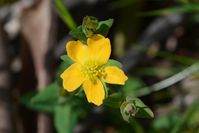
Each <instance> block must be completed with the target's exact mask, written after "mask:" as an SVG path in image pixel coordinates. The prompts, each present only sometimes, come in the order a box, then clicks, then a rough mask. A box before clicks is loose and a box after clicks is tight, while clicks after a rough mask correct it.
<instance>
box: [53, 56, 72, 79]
mask: <svg viewBox="0 0 199 133" xmlns="http://www.w3.org/2000/svg"><path fill="white" fill-rule="evenodd" d="M60 58H61V59H62V60H63V62H62V63H61V64H60V66H59V67H58V71H57V74H56V77H57V79H60V78H59V77H60V74H61V73H62V72H64V70H66V69H67V68H68V67H69V66H70V65H72V64H73V63H74V62H73V61H72V60H71V59H70V57H69V56H68V55H62V56H61V57H60Z"/></svg>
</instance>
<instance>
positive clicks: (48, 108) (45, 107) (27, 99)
mask: <svg viewBox="0 0 199 133" xmlns="http://www.w3.org/2000/svg"><path fill="white" fill-rule="evenodd" d="M36 94H37V92H36V91H31V92H29V93H27V94H26V95H24V96H22V97H21V99H20V102H21V103H22V104H24V105H25V106H26V107H28V108H30V109H33V110H36V111H40V112H46V113H53V111H54V106H52V105H49V104H43V103H42V104H34V103H32V102H31V100H32V97H34V96H35V95H36Z"/></svg>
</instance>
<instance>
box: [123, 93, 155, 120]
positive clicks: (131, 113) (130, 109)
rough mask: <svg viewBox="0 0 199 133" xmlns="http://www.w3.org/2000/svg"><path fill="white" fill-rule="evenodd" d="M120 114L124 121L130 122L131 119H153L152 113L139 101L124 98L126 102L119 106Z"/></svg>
mask: <svg viewBox="0 0 199 133" xmlns="http://www.w3.org/2000/svg"><path fill="white" fill-rule="evenodd" d="M120 112H121V114H122V117H123V119H124V120H125V121H127V122H130V120H131V119H132V118H133V117H136V118H153V117H154V115H153V112H152V111H151V109H150V108H148V107H147V106H146V105H145V104H144V103H143V102H142V101H141V100H140V99H138V98H134V97H126V101H124V102H123V103H122V105H121V106H120Z"/></svg>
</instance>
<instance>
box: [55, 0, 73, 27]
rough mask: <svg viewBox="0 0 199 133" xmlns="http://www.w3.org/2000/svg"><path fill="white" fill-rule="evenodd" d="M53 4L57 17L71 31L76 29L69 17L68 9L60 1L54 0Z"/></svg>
mask: <svg viewBox="0 0 199 133" xmlns="http://www.w3.org/2000/svg"><path fill="white" fill-rule="evenodd" d="M54 2H55V6H56V8H57V11H58V14H59V16H60V17H61V18H62V20H63V21H64V22H65V24H66V25H67V26H68V27H69V28H70V29H71V30H72V29H74V28H75V27H76V24H75V21H74V20H73V18H72V16H71V15H70V13H69V11H68V9H67V8H66V7H65V6H64V2H63V1H62V0H54Z"/></svg>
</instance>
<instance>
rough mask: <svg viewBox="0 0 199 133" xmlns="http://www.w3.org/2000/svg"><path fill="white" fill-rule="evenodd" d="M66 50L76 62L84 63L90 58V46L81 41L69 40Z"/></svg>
mask: <svg viewBox="0 0 199 133" xmlns="http://www.w3.org/2000/svg"><path fill="white" fill-rule="evenodd" d="M66 51H67V54H68V56H69V57H70V58H71V59H72V60H73V61H75V62H79V63H84V62H85V61H87V60H88V58H89V52H88V46H87V45H84V44H82V42H80V41H69V42H68V43H67V45H66Z"/></svg>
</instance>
